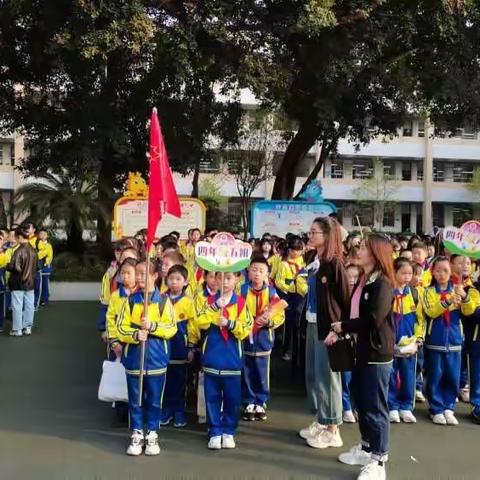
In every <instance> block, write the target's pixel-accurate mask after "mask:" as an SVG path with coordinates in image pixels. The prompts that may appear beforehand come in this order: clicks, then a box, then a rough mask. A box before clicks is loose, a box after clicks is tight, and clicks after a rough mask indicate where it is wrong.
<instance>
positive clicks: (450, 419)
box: [443, 410, 458, 425]
mask: <svg viewBox="0 0 480 480" xmlns="http://www.w3.org/2000/svg"><path fill="white" fill-rule="evenodd" d="M443 416H444V417H445V420H446V422H447V425H458V420H457V418H456V417H455V413H454V412H453V410H445V411H444V412H443Z"/></svg>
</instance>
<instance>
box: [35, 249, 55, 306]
mask: <svg viewBox="0 0 480 480" xmlns="http://www.w3.org/2000/svg"><path fill="white" fill-rule="evenodd" d="M36 249H37V252H38V272H37V278H36V282H35V307H38V305H39V304H46V303H48V301H49V299H50V275H51V274H52V261H53V247H52V245H51V243H50V242H48V241H47V240H38V241H37V242H36Z"/></svg>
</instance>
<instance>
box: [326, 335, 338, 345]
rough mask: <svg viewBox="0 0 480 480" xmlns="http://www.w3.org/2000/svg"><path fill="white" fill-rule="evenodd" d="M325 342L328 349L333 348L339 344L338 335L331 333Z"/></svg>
mask: <svg viewBox="0 0 480 480" xmlns="http://www.w3.org/2000/svg"><path fill="white" fill-rule="evenodd" d="M324 342H325V345H326V346H327V347H330V346H332V345H334V344H335V343H337V342H338V335H337V334H336V333H335V332H330V333H329V334H328V335H327V336H326V338H325V340H324Z"/></svg>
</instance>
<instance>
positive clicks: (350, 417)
mask: <svg viewBox="0 0 480 480" xmlns="http://www.w3.org/2000/svg"><path fill="white" fill-rule="evenodd" d="M343 421H344V422H345V423H357V419H356V418H355V415H354V414H353V412H352V411H351V410H345V411H344V412H343Z"/></svg>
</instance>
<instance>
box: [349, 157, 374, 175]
mask: <svg viewBox="0 0 480 480" xmlns="http://www.w3.org/2000/svg"><path fill="white" fill-rule="evenodd" d="M354 162H355V163H354V164H353V165H352V176H353V178H354V179H357V180H362V179H364V178H372V177H373V163H372V160H371V159H368V160H361V159H357V158H356V159H355V160H354Z"/></svg>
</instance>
